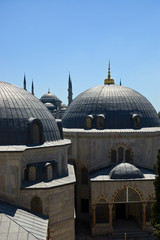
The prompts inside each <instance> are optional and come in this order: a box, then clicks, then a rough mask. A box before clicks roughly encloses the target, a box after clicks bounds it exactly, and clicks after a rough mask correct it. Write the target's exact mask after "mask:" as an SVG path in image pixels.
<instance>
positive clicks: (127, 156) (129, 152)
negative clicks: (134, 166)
mask: <svg viewBox="0 0 160 240" xmlns="http://www.w3.org/2000/svg"><path fill="white" fill-rule="evenodd" d="M125 162H128V163H130V162H131V151H130V150H129V149H127V150H126V151H125Z"/></svg>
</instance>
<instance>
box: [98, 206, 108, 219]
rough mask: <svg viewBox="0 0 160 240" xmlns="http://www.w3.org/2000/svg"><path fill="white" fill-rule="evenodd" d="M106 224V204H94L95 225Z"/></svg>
mask: <svg viewBox="0 0 160 240" xmlns="http://www.w3.org/2000/svg"><path fill="white" fill-rule="evenodd" d="M108 222H109V209H108V204H104V203H98V204H96V223H108Z"/></svg>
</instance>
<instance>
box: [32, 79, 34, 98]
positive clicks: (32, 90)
mask: <svg viewBox="0 0 160 240" xmlns="http://www.w3.org/2000/svg"><path fill="white" fill-rule="evenodd" d="M32 94H33V95H34V84H33V80H32Z"/></svg>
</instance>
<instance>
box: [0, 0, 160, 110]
mask: <svg viewBox="0 0 160 240" xmlns="http://www.w3.org/2000/svg"><path fill="white" fill-rule="evenodd" d="M109 59H110V62H111V76H112V78H114V80H115V83H116V84H119V81H120V78H121V81H122V85H124V86H127V87H130V88H132V89H135V90H136V91H138V92H140V93H141V94H142V95H144V96H145V97H147V98H148V99H149V100H150V101H151V103H152V104H153V106H154V107H155V108H156V110H157V111H160V1H159V0H109V1H108V0H0V81H6V82H10V83H12V84H15V85H17V86H19V87H23V78H24V73H25V75H26V79H27V90H28V91H31V83H32V79H33V81H34V87H35V95H36V96H37V97H38V98H40V97H41V96H42V95H43V94H44V93H47V92H48V88H50V91H51V93H54V94H55V95H56V96H57V97H58V98H60V99H61V100H62V101H63V102H64V103H66V104H67V103H68V100H67V96H68V92H67V88H68V75H69V72H70V75H71V80H72V86H73V97H74V98H75V97H76V96H77V95H78V94H79V93H81V92H83V91H84V90H86V89H88V88H91V87H93V86H96V85H102V84H103V83H104V79H105V78H106V76H107V68H108V62H109Z"/></svg>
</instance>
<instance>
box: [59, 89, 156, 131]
mask: <svg viewBox="0 0 160 240" xmlns="http://www.w3.org/2000/svg"><path fill="white" fill-rule="evenodd" d="M99 115H101V116H103V117H104V127H103V128H104V129H129V128H134V127H133V116H139V117H140V121H141V128H145V127H158V126H160V120H159V118H158V115H157V112H156V110H155V109H154V107H153V106H152V104H151V103H150V102H149V101H148V100H147V99H146V98H145V97H144V96H142V95H141V94H140V93H138V92H136V91H134V90H132V89H130V88H127V87H124V86H120V85H114V84H111V85H109V84H106V85H101V86H96V87H93V88H90V89H88V90H86V91H85V92H83V93H81V94H80V95H79V96H77V97H76V98H75V99H74V100H73V102H72V103H71V104H70V105H69V107H68V109H67V110H66V112H65V114H64V116H63V119H62V122H63V127H64V128H85V119H86V117H87V116H91V117H92V122H93V124H92V128H96V118H97V117H98V116H99Z"/></svg>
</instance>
